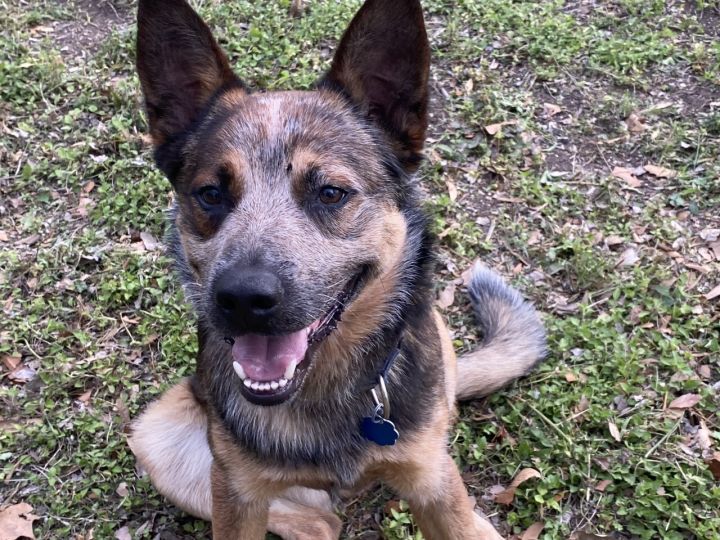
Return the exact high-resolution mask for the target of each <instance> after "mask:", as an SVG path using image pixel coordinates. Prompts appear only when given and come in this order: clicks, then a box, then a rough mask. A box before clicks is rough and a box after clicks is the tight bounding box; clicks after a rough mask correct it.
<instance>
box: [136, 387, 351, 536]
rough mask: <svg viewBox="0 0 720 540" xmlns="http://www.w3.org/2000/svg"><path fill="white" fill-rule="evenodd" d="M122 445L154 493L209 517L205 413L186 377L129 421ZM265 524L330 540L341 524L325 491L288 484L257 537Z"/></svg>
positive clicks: (279, 531) (286, 533) (272, 529)
mask: <svg viewBox="0 0 720 540" xmlns="http://www.w3.org/2000/svg"><path fill="white" fill-rule="evenodd" d="M128 444H129V446H130V449H131V450H132V451H133V453H134V454H135V457H136V459H137V461H138V465H139V468H141V469H144V470H145V471H146V472H147V474H148V475H149V477H150V479H151V480H152V482H153V485H154V486H155V487H156V489H157V490H158V491H159V492H160V493H162V494H163V495H165V496H166V497H167V498H168V499H170V500H171V501H172V502H173V504H175V505H176V506H178V507H179V508H181V509H183V510H185V511H186V512H188V513H190V514H193V515H195V516H198V517H201V518H203V519H207V520H210V519H211V518H212V513H213V504H212V495H211V487H210V479H211V470H212V464H213V458H212V454H211V452H210V446H209V445H208V440H207V415H206V414H205V411H204V410H203V409H202V407H201V406H200V405H199V404H198V402H197V401H196V400H195V397H194V396H193V394H192V390H191V389H190V384H189V380H188V379H183V380H182V381H181V382H179V383H178V384H176V385H175V386H173V387H172V388H170V389H169V390H168V391H167V392H165V393H164V394H163V395H162V396H161V397H160V399H158V400H157V401H154V402H153V403H151V404H150V406H149V407H148V408H147V409H146V410H145V412H144V413H143V414H142V415H141V416H140V417H139V418H138V419H136V420H135V422H134V423H133V430H132V434H131V436H130V437H129V438H128ZM265 527H267V530H269V531H270V532H273V533H275V534H278V535H280V536H281V537H282V538H284V539H286V540H310V539H313V538H315V539H318V540H323V539H328V540H330V539H335V538H338V535H339V534H340V528H341V523H340V519H339V518H338V517H337V516H336V515H335V514H334V513H333V511H332V504H331V501H330V497H329V495H328V493H327V491H321V490H313V489H308V488H302V487H291V488H289V489H286V490H284V491H282V492H280V493H279V494H278V496H277V497H275V498H274V499H272V500H270V501H269V512H268V517H267V525H265V523H263V529H262V530H263V535H264V531H265ZM217 538H225V536H218V537H217Z"/></svg>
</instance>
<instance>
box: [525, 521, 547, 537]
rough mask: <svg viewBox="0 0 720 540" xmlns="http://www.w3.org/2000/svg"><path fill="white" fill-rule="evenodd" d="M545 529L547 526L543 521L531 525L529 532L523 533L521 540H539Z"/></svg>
mask: <svg viewBox="0 0 720 540" xmlns="http://www.w3.org/2000/svg"><path fill="white" fill-rule="evenodd" d="M544 528H545V524H544V523H543V522H542V521H536V522H535V523H533V524H532V525H530V526H529V527H528V528H527V530H526V531H525V532H524V533H522V536H521V537H520V540H538V538H540V533H541V532H542V531H543V529H544Z"/></svg>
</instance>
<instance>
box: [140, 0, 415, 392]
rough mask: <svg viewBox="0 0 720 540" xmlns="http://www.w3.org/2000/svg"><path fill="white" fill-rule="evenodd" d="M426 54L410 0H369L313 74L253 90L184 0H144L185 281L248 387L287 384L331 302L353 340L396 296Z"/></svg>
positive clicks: (148, 87) (328, 319) (293, 383)
mask: <svg viewBox="0 0 720 540" xmlns="http://www.w3.org/2000/svg"><path fill="white" fill-rule="evenodd" d="M428 64H429V47H428V42H427V37H426V34H425V28H424V24H423V17H422V11H421V8H420V4H419V1H418V0H368V1H367V2H366V3H365V5H364V6H363V7H362V8H361V9H360V11H359V12H358V14H357V15H356V16H355V18H354V19H353V21H352V23H351V24H350V26H349V28H348V30H347V31H346V33H345V35H344V37H343V39H342V41H341V43H340V45H339V47H338V49H337V52H336V54H335V58H334V59H333V62H332V65H331V67H330V69H329V71H328V73H327V74H326V75H325V76H324V77H323V78H322V79H321V80H320V82H319V83H318V84H317V85H316V87H315V88H314V89H312V90H310V91H295V92H268V93H265V92H257V93H253V92H251V91H250V90H249V89H248V88H247V87H246V86H245V85H244V84H243V83H242V82H241V80H240V79H239V78H238V77H237V76H236V75H235V74H234V73H233V71H232V69H231V68H230V66H229V63H228V60H227V58H226V56H225V55H224V53H223V52H222V51H221V49H220V47H219V46H218V44H217V43H216V41H215V40H214V39H213V37H212V35H211V33H210V31H209V29H208V28H207V26H206V25H205V23H204V22H203V21H202V20H201V19H200V17H199V16H198V15H197V14H196V13H195V12H194V11H193V10H192V9H191V8H190V7H189V6H188V4H187V3H186V2H185V1H184V0H140V5H139V10H138V41H137V68H138V73H139V75H140V81H141V83H142V89H143V93H144V96H145V103H146V108H147V114H148V119H149V124H150V134H151V136H152V139H153V142H154V145H155V148H156V153H155V157H156V160H157V163H158V166H159V167H160V168H161V169H162V170H163V171H164V172H165V174H166V175H167V176H168V178H169V179H170V181H171V183H172V185H173V188H174V190H175V193H176V202H177V208H176V213H175V222H174V234H175V236H176V238H177V241H178V255H179V257H180V259H181V260H182V262H183V265H184V266H185V270H184V274H185V275H184V278H185V281H186V283H185V285H186V289H187V290H188V293H189V296H190V298H191V299H192V301H193V303H194V305H195V308H196V311H197V312H198V315H199V317H200V318H201V323H202V325H203V327H204V328H205V329H206V330H207V333H208V336H207V339H214V340H217V341H218V342H221V341H222V340H223V339H225V340H226V341H227V342H228V343H229V345H227V346H226V347H227V359H226V360H223V361H227V362H230V363H232V364H233V366H234V368H235V371H236V373H237V374H238V376H239V377H240V378H241V379H242V380H243V382H242V383H240V382H239V384H240V387H241V388H242V392H243V394H244V395H245V397H246V398H247V399H249V400H250V401H251V402H253V403H258V404H270V403H279V402H282V401H284V400H286V399H288V398H289V397H290V396H291V395H292V394H293V393H294V392H296V391H297V390H298V388H300V386H301V384H302V382H303V373H304V372H306V371H307V368H308V366H309V364H310V362H311V361H312V356H313V354H312V352H313V351H314V350H315V349H317V348H318V347H321V346H323V344H324V341H327V338H328V336H332V335H333V329H334V327H335V326H336V325H337V324H338V320H339V318H340V315H341V314H342V316H343V321H348V320H349V319H350V318H352V317H354V318H355V321H356V324H355V330H354V333H355V334H357V335H355V336H354V338H353V337H352V336H350V337H348V339H350V340H352V339H360V338H361V337H362V336H360V335H359V334H362V331H360V330H357V328H365V327H367V328H371V327H372V325H373V324H381V323H382V320H381V317H380V315H379V313H375V312H376V311H389V310H391V309H392V306H387V305H385V304H384V302H385V300H383V299H382V298H381V297H382V296H383V294H384V291H385V290H386V288H391V287H392V284H393V281H394V280H395V279H396V278H397V275H396V274H397V272H399V271H401V270H400V264H401V258H402V251H403V248H404V246H405V243H406V235H407V217H406V215H405V214H404V213H403V208H404V207H405V206H407V205H408V204H411V203H409V202H408V197H411V194H410V193H409V189H408V175H409V174H410V173H412V172H414V171H415V170H416V168H417V166H418V163H419V161H420V152H421V150H422V146H423V142H424V138H425V130H426V127H427V101H428V99H427V77H428ZM386 296H387V295H386ZM387 301H391V299H390V298H389V297H388V298H387ZM361 306H364V307H362V310H361ZM353 309H354V311H355V313H354V314H353ZM360 311H362V313H360ZM363 318H365V319H367V320H365V321H363V320H362V319H363ZM339 324H341V325H342V324H346V323H339ZM230 351H232V352H230ZM308 351H310V352H308Z"/></svg>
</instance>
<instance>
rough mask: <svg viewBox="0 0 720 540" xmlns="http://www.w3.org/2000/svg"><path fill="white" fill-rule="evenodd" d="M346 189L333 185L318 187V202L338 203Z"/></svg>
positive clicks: (345, 193) (343, 196)
mask: <svg viewBox="0 0 720 540" xmlns="http://www.w3.org/2000/svg"><path fill="white" fill-rule="evenodd" d="M345 195H347V191H345V190H344V189H340V188H338V187H335V186H323V187H321V188H320V202H321V203H323V204H338V203H339V202H341V201H342V200H343V199H344V198H345Z"/></svg>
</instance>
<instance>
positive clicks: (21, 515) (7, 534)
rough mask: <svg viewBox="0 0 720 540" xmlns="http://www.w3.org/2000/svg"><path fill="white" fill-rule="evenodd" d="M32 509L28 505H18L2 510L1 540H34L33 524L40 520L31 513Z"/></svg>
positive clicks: (0, 518) (0, 519)
mask: <svg viewBox="0 0 720 540" xmlns="http://www.w3.org/2000/svg"><path fill="white" fill-rule="evenodd" d="M32 509H33V507H32V506H30V505H29V504H27V503H18V504H13V505H12V506H8V507H6V508H4V509H2V510H0V540H17V539H18V538H30V539H31V540H34V539H35V535H34V534H33V528H32V524H33V521H35V520H36V519H40V518H39V517H38V516H36V515H33V514H32V513H31V512H32Z"/></svg>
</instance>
